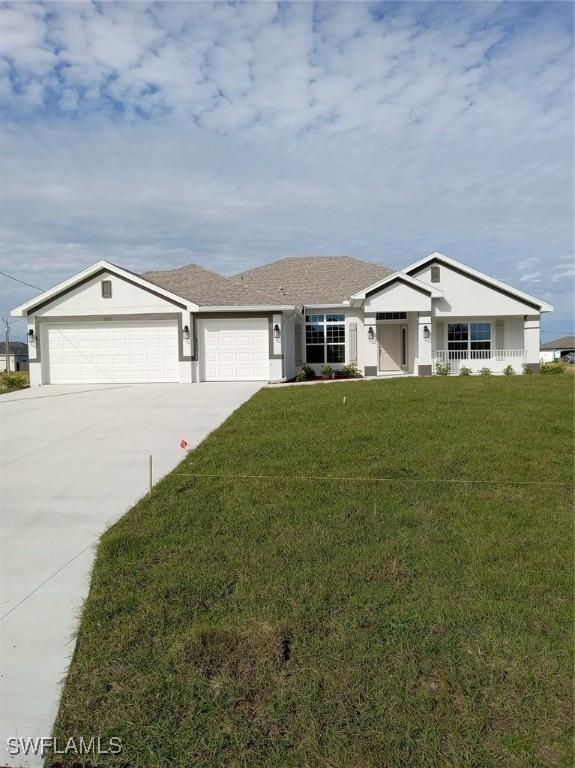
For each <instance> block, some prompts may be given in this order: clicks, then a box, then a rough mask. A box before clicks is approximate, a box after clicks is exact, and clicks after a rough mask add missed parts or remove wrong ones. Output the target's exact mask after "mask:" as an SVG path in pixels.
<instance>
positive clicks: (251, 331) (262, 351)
mask: <svg viewBox="0 0 575 768" xmlns="http://www.w3.org/2000/svg"><path fill="white" fill-rule="evenodd" d="M200 338H201V344H202V348H201V355H202V365H203V374H202V378H203V380H204V381H267V380H268V379H269V377H270V362H269V330H268V319H267V318H266V317H242V318H237V317H236V318H228V319H225V318H224V319H217V320H216V319H213V320H212V319H210V320H207V319H206V320H202V321H201V325H200Z"/></svg>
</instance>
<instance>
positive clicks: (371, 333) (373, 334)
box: [367, 325, 375, 341]
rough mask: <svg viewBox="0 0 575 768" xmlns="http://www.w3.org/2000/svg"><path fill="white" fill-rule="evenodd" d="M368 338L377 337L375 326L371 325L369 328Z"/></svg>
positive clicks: (371, 339)
mask: <svg viewBox="0 0 575 768" xmlns="http://www.w3.org/2000/svg"><path fill="white" fill-rule="evenodd" d="M367 338H368V339H369V340H370V341H373V340H374V339H375V331H374V330H373V327H372V326H371V325H370V326H369V328H368V329H367Z"/></svg>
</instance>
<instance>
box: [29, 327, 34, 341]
mask: <svg viewBox="0 0 575 768" xmlns="http://www.w3.org/2000/svg"><path fill="white" fill-rule="evenodd" d="M28 341H34V329H33V328H30V329H29V331H28Z"/></svg>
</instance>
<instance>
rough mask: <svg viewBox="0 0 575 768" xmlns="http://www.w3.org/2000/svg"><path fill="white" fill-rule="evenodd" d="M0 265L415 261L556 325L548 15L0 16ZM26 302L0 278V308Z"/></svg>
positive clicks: (424, 10)
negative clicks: (463, 274)
mask: <svg viewBox="0 0 575 768" xmlns="http://www.w3.org/2000/svg"><path fill="white" fill-rule="evenodd" d="M0 16H1V20H0V24H1V28H0V102H1V103H0V109H1V115H2V129H1V134H0V152H1V153H2V155H1V156H2V163H1V168H0V181H1V184H0V187H1V189H0V196H1V200H0V205H1V209H0V210H1V214H0V224H1V243H2V246H1V251H0V269H1V270H3V271H5V272H9V273H11V274H13V275H16V276H18V277H20V278H22V279H23V280H26V281H27V282H30V283H33V284H34V285H38V286H40V287H44V288H46V287H50V286H51V285H53V284H54V283H56V282H58V281H60V280H62V279H64V278H65V277H67V276H69V275H70V274H73V273H74V272H76V271H78V270H80V269H82V268H83V267H85V266H87V265H89V264H91V263H93V262H94V261H97V260H99V259H102V258H103V259H108V260H110V261H113V262H116V263H119V264H122V265H123V266H126V267H128V268H129V269H133V270H135V271H144V270H146V269H151V268H155V269H157V268H163V267H164V268H170V267H174V266H179V265H181V264H186V263H189V262H191V261H196V262H199V263H201V264H204V265H205V266H207V267H210V268H212V269H215V270H217V271H221V272H224V273H232V272H235V271H239V270H241V269H245V268H247V267H250V266H253V265H256V264H261V263H264V262H266V261H271V260H273V259H275V258H279V257H282V256H288V255H303V254H342V253H346V254H350V255H353V256H356V257H358V258H364V259H368V260H371V261H376V262H379V263H382V264H386V265H388V266H395V267H403V266H406V265H407V264H409V263H410V262H412V261H415V260H417V259H419V258H421V257H423V256H424V255H426V254H427V253H430V252H431V251H434V250H439V251H443V252H444V253H447V254H448V255H450V256H452V257H453V258H456V259H459V260H461V261H463V262H466V263H468V264H470V265H471V266H473V267H475V268H477V269H480V270H483V271H486V272H488V273H490V274H492V275H494V276H496V277H498V278H500V279H502V280H505V281H508V282H511V283H512V284H514V285H516V286H517V287H519V288H521V289H522V290H524V291H527V292H528V293H531V294H534V295H536V296H539V297H541V298H544V299H546V300H549V301H551V302H552V303H554V304H555V306H556V312H555V313H553V314H552V315H550V316H547V317H546V318H545V321H544V325H543V327H544V330H545V334H546V335H545V336H544V338H551V337H552V336H553V335H563V334H564V333H567V332H571V331H573V325H574V323H573V308H572V305H573V284H574V277H573V275H574V268H573V264H574V257H573V181H574V179H573V103H572V88H573V6H572V4H571V3H569V2H558V3H554V2H543V3H537V2H525V3H521V2H511V3H496V2H479V3H474V2H456V3H443V2H432V3H423V2H411V3H399V2H398V3H396V2H389V3H388V2H386V3H378V4H370V3H360V2H353V3H345V2H337V3H331V2H322V3H318V4H311V3H283V4H279V5H278V4H275V3H271V2H258V3H241V4H240V3H235V4H228V3H215V4H208V3H205V4H204V3H184V2H178V3H136V2H120V3H108V2H104V3H76V2H73V3H72V2H63V3H25V2H18V3H13V4H12V3H6V4H4V5H2V6H1V9H0ZM33 294H34V291H33V290H31V289H28V288H25V287H24V286H19V285H18V284H16V283H13V282H11V281H8V280H6V279H4V278H2V277H0V311H1V312H2V314H5V313H6V312H7V311H8V310H9V308H11V307H13V306H15V305H17V304H18V303H21V302H22V301H24V300H26V299H27V298H30V297H31V296H32V295H33Z"/></svg>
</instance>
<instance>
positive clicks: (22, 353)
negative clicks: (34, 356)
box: [0, 341, 28, 373]
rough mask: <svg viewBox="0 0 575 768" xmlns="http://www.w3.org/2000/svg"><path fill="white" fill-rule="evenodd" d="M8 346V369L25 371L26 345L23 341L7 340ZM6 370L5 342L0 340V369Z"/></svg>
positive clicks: (26, 361)
mask: <svg viewBox="0 0 575 768" xmlns="http://www.w3.org/2000/svg"><path fill="white" fill-rule="evenodd" d="M8 346H9V348H10V358H9V362H10V371H11V373H14V372H15V371H27V370H28V345H27V344H25V343H24V342H23V341H9V342H8ZM6 370H8V366H7V365H6V342H5V341H0V371H6Z"/></svg>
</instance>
